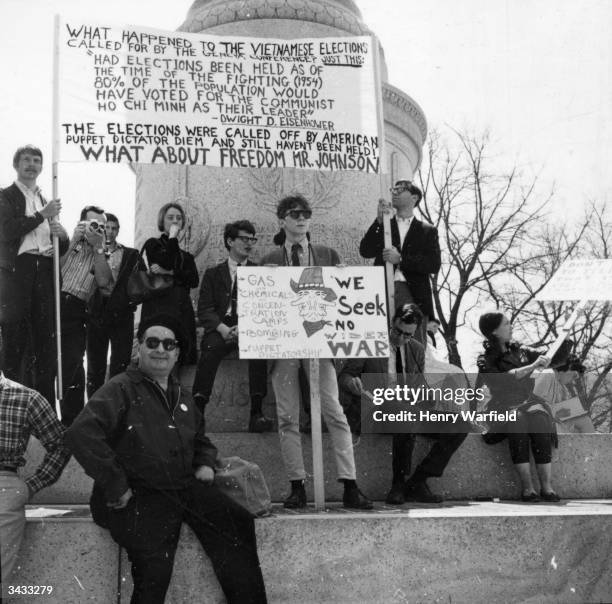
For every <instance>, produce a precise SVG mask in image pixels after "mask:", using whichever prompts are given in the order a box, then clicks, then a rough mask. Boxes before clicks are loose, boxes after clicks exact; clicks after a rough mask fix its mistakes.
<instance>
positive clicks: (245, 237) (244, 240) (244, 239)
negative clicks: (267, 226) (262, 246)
mask: <svg viewBox="0 0 612 604" xmlns="http://www.w3.org/2000/svg"><path fill="white" fill-rule="evenodd" d="M236 239H240V241H242V243H257V237H249V236H248V235H237V236H236Z"/></svg>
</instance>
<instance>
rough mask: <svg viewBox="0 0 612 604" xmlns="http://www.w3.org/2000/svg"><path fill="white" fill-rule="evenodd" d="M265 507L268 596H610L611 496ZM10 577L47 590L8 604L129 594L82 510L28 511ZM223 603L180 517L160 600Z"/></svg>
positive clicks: (462, 599) (262, 548)
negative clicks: (360, 508)
mask: <svg viewBox="0 0 612 604" xmlns="http://www.w3.org/2000/svg"><path fill="white" fill-rule="evenodd" d="M275 512H276V514H275V515H273V516H271V517H269V518H263V519H258V520H257V521H256V531H257V543H258V549H259V558H260V561H261V564H262V570H263V573H264V578H265V581H266V589H267V592H268V599H269V602H270V603H271V604H275V603H278V604H293V603H295V604H313V603H328V602H334V603H339V604H340V603H342V604H343V603H346V604H349V603H350V604H362V603H363V604H366V603H367V604H377V603H381V604H383V603H384V604H387V603H389V602H399V603H410V604H412V603H417V602H419V603H420V602H453V603H455V604H457V603H459V604H462V603H466V604H479V603H483V604H488V603H489V602H494V601H498V602H528V603H531V604H536V603H537V604H542V603H544V604H559V603H568V604H570V603H571V604H573V603H576V604H579V603H582V602H610V601H612V575H610V572H609V569H610V567H611V565H612V550H611V549H610V539H609V536H610V534H612V501H577V500H573V501H563V502H562V503H561V504H555V505H552V504H548V505H547V504H520V503H511V502H502V503H482V502H481V503H463V502H449V503H446V504H444V505H443V506H427V505H416V506H413V507H412V508H410V509H404V510H401V511H400V510H394V509H392V508H391V507H389V506H384V505H377V506H376V507H375V509H374V510H373V511H371V512H363V513H350V512H346V511H344V510H342V508H338V507H337V506H333V505H332V506H330V508H329V509H328V510H327V511H326V512H323V513H319V514H315V513H313V511H312V510H307V511H305V512H300V513H296V512H286V511H283V510H282V508H278V507H277V508H276V509H275ZM12 584H15V585H52V586H53V588H54V590H53V593H52V594H51V595H50V596H44V597H40V598H39V599H36V600H34V599H30V600H28V599H27V598H13V599H10V600H8V602H10V603H11V604H19V603H20V602H29V601H32V602H33V601H41V602H45V603H47V604H56V603H57V604H64V603H68V604H72V603H74V604H81V603H83V602H95V603H100V604H110V603H112V602H117V601H118V602H119V603H124V602H129V596H130V594H131V578H130V576H129V563H128V562H127V560H126V559H125V556H124V555H123V556H120V553H119V548H118V547H117V545H116V544H114V542H113V541H112V539H111V538H110V536H109V534H108V533H107V532H106V531H104V530H102V529H100V528H98V527H97V526H95V525H94V524H93V522H92V521H91V518H90V517H89V515H88V513H87V510H86V508H83V507H81V508H80V509H76V511H75V512H72V516H71V517H62V518H47V519H45V520H33V519H29V520H28V522H27V526H26V534H25V540H24V544H23V546H22V550H21V555H20V560H19V562H18V570H17V573H16V576H15V577H14V578H13V580H12ZM118 586H120V587H119V594H120V599H119V600H117V590H118ZM224 601H225V600H224V598H223V594H222V592H221V589H220V587H219V585H218V582H217V580H216V578H215V576H214V573H213V571H212V567H211V565H210V562H209V561H208V559H207V557H206V556H205V554H204V552H203V550H202V547H201V546H200V544H199V543H198V542H197V540H196V538H195V536H194V535H193V533H192V532H191V530H190V529H189V528H188V527H186V526H184V527H183V531H182V533H181V539H180V543H179V548H178V550H177V555H176V559H175V563H174V572H173V579H172V583H171V585H170V589H169V592H168V597H167V599H166V602H167V604H183V603H184V602H203V603H204V604H222V603H223V602H224Z"/></svg>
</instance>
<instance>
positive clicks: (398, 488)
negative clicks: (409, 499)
mask: <svg viewBox="0 0 612 604" xmlns="http://www.w3.org/2000/svg"><path fill="white" fill-rule="evenodd" d="M404 484H405V483H404V482H403V481H402V482H393V484H392V485H391V490H390V491H389V492H388V493H387V498H386V499H385V503H388V504H389V505H402V504H403V503H406V497H405V496H404Z"/></svg>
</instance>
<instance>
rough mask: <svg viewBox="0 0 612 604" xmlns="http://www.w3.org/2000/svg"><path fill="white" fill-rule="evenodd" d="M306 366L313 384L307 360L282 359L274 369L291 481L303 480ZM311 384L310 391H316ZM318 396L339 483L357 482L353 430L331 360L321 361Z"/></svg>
mask: <svg viewBox="0 0 612 604" xmlns="http://www.w3.org/2000/svg"><path fill="white" fill-rule="evenodd" d="M300 363H303V365H304V368H305V370H306V375H307V376H308V379H309V380H310V363H309V361H308V360H304V361H300V360H299V359H281V360H278V361H276V362H275V364H274V368H273V369H272V376H271V378H272V380H271V381H272V388H273V389H274V396H275V398H276V413H277V416H278V433H279V437H280V448H281V455H282V457H283V463H284V464H285V470H286V471H287V475H288V478H289V480H304V479H305V478H306V471H305V470H304V457H303V454H302V438H301V435H300V425H299V424H300V384H299V378H298V372H299V367H300ZM315 386H316V385H315V384H312V383H311V388H313V387H315ZM319 393H320V396H321V414H322V416H323V419H324V420H325V423H326V424H327V428H328V430H329V434H330V436H331V439H332V443H333V448H334V457H335V460H336V468H337V472H338V479H349V480H354V479H355V456H354V454H353V440H352V438H351V430H350V428H349V425H348V422H347V421H346V416H345V415H344V411H343V410H342V406H341V405H340V402H339V400H338V380H337V378H336V370H335V368H334V364H333V362H332V361H331V360H330V359H321V360H320V361H319Z"/></svg>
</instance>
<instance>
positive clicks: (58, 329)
mask: <svg viewBox="0 0 612 604" xmlns="http://www.w3.org/2000/svg"><path fill="white" fill-rule="evenodd" d="M59 26H60V18H59V15H55V19H54V36H53V38H54V41H53V124H52V132H53V146H52V148H51V149H52V150H51V156H52V157H51V162H52V163H51V171H52V181H51V187H52V193H51V195H52V198H53V199H57V196H58V180H57V158H58V155H59V153H58V152H59ZM54 220H56V219H54ZM53 290H54V294H55V343H56V347H57V401H56V402H55V409H56V413H57V416H58V417H59V419H60V420H61V419H62V410H61V401H62V399H63V397H64V392H63V380H62V377H63V376H62V319H61V311H60V291H61V290H60V254H59V238H58V236H57V235H53ZM49 403H51V401H49Z"/></svg>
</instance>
